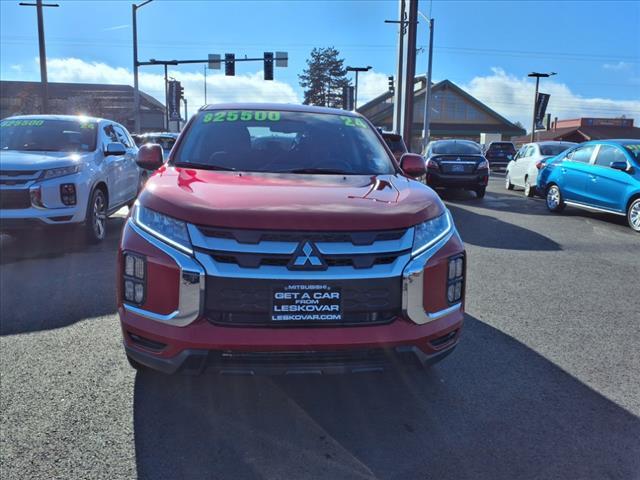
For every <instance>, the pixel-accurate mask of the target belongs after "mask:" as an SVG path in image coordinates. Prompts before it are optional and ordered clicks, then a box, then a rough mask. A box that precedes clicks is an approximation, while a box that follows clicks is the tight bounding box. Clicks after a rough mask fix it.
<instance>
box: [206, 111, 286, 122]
mask: <svg viewBox="0 0 640 480" xmlns="http://www.w3.org/2000/svg"><path fill="white" fill-rule="evenodd" d="M254 120H255V121H258V122H264V121H267V120H268V121H270V122H278V121H280V112H268V111H266V110H242V111H236V110H229V111H219V112H210V113H206V114H205V115H204V116H203V117H202V123H216V122H238V121H240V122H251V121H254Z"/></svg>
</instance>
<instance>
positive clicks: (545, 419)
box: [0, 176, 640, 480]
mask: <svg viewBox="0 0 640 480" xmlns="http://www.w3.org/2000/svg"><path fill="white" fill-rule="evenodd" d="M443 197H444V199H445V201H446V203H447V205H448V207H449V208H450V209H451V211H452V213H453V216H454V218H455V221H456V224H457V226H458V228H459V230H460V233H461V235H462V237H463V240H464V241H465V242H466V246H467V251H468V258H469V261H468V284H467V317H466V323H465V329H464V336H463V338H462V341H461V343H460V345H459V347H458V348H457V350H456V351H455V352H454V353H453V354H452V355H451V356H449V357H448V358H447V359H446V360H444V361H443V362H442V363H440V364H438V365H437V366H435V367H433V368H432V369H431V370H429V371H428V372H425V373H417V372H405V371H395V372H390V373H385V374H363V375H361V376H335V377H296V378H289V377H273V378H268V377H257V378H248V377H221V378H219V377H214V376H211V375H204V376H200V377H185V376H175V377H166V376H163V375H161V374H155V373H149V372H144V373H137V374H136V373H135V371H134V370H132V369H131V368H130V367H129V365H128V364H127V362H126V360H125V357H124V354H123V350H122V347H121V343H120V331H119V325H118V319H117V315H116V313H115V259H116V249H117V244H118V236H119V229H120V228H121V227H122V225H123V218H122V215H123V214H124V213H126V211H125V212H124V213H123V212H120V213H119V216H118V217H116V218H113V219H111V220H110V222H109V229H110V233H109V236H108V238H107V240H106V242H104V243H103V244H102V245H99V246H91V247H87V246H84V245H83V244H82V243H81V242H79V241H78V240H76V238H75V237H74V236H73V235H60V234H58V233H46V234H41V235H40V236H34V237H31V238H26V239H24V238H23V239H20V240H16V239H13V238H8V237H3V238H1V239H0V247H1V250H0V252H1V253H0V257H1V258H0V287H1V288H0V318H1V322H0V334H1V336H0V367H1V369H0V373H1V383H0V416H1V418H0V426H1V434H0V477H1V478H2V479H3V480H8V479H23V478H43V479H44V478H47V479H50V478H82V479H88V478H136V477H138V478H150V479H151V478H153V479H155V478H167V479H169V478H170V479H176V478H220V479H227V478H233V479H234V480H237V479H254V478H255V479H271V478H274V479H280V478H282V479H301V478H311V479H317V478H327V479H340V478H345V479H353V478H367V479H368V478H381V479H431V478H438V479H444V478H446V479H449V478H451V479H514V478H518V479H564V478H567V479H568V478H571V479H574V478H575V479H578V478H580V479H604V478H606V479H638V478H640V418H639V416H640V381H639V376H640V373H639V372H640V348H638V345H639V344H640V328H638V325H639V321H640V315H639V314H638V312H639V311H640V255H639V254H638V252H639V249H640V236H638V235H637V234H634V233H633V232H631V230H630V229H629V228H627V227H626V226H625V224H624V219H622V218H618V217H614V216H609V215H596V214H590V213H585V212H582V211H579V210H574V209H570V208H567V210H566V211H565V213H564V214H562V215H552V214H550V213H548V212H547V211H546V208H545V206H544V203H543V202H542V201H541V200H539V199H526V198H524V197H523V196H522V192H517V191H516V192H508V191H506V190H505V189H504V187H503V185H502V179H501V178H500V177H499V176H495V177H494V178H492V180H491V184H490V187H489V189H488V191H487V195H486V197H485V198H484V199H482V200H480V199H476V198H475V195H474V194H473V193H466V192H445V193H443Z"/></svg>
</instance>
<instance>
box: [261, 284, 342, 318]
mask: <svg viewBox="0 0 640 480" xmlns="http://www.w3.org/2000/svg"><path fill="white" fill-rule="evenodd" d="M271 320H272V321H274V322H282V321H284V322H287V321H289V322H339V321H341V320H342V289H341V288H340V287H334V286H332V285H326V284H289V285H282V286H280V287H274V288H272V289H271Z"/></svg>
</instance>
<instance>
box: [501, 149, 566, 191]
mask: <svg viewBox="0 0 640 480" xmlns="http://www.w3.org/2000/svg"><path fill="white" fill-rule="evenodd" d="M574 145H576V144H575V143H573V142H554V141H549V142H536V143H527V144H525V145H523V146H522V147H521V148H520V150H518V153H516V156H515V157H514V158H513V160H511V161H510V162H509V164H508V165H507V170H506V175H505V186H506V188H507V190H513V188H514V187H520V188H524V194H525V195H526V196H527V197H533V196H534V195H535V194H536V183H537V181H538V172H539V171H540V170H541V169H543V168H544V166H545V165H546V162H547V160H549V159H550V158H553V157H555V156H556V155H560V154H561V153H562V152H564V151H565V150H567V149H568V148H570V147H572V146H574Z"/></svg>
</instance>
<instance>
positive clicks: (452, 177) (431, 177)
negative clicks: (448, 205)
mask: <svg viewBox="0 0 640 480" xmlns="http://www.w3.org/2000/svg"><path fill="white" fill-rule="evenodd" d="M488 183H489V170H480V171H479V172H476V173H473V174H452V173H441V172H437V171H434V170H428V171H427V185H429V186H430V187H452V188H476V187H482V186H486V185H487V184H488Z"/></svg>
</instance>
